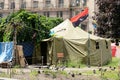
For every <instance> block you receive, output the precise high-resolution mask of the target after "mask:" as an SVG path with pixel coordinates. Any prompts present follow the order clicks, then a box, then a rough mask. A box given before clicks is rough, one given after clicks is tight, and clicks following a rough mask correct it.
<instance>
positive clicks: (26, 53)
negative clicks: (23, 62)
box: [18, 42, 34, 57]
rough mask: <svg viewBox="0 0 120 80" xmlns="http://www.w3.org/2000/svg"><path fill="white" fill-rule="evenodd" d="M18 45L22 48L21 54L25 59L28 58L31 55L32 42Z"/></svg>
mask: <svg viewBox="0 0 120 80" xmlns="http://www.w3.org/2000/svg"><path fill="white" fill-rule="evenodd" d="M18 45H22V46H23V53H24V56H25V57H30V56H32V54H33V49H34V44H33V43H32V42H22V43H18Z"/></svg>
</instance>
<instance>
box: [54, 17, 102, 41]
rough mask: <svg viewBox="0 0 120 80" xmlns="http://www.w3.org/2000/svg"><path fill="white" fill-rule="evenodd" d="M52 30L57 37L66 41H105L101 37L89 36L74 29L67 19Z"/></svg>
mask: <svg viewBox="0 0 120 80" xmlns="http://www.w3.org/2000/svg"><path fill="white" fill-rule="evenodd" d="M55 29H57V31H56V30H55ZM52 30H55V31H54V32H55V37H62V38H65V39H88V38H90V39H93V40H98V39H103V38H101V37H98V36H95V35H92V34H89V33H88V32H85V31H84V30H82V29H81V28H79V27H74V26H73V24H72V22H71V21H70V20H69V19H66V20H65V21H63V22H62V23H60V24H59V25H57V26H56V27H55V28H53V29H52Z"/></svg>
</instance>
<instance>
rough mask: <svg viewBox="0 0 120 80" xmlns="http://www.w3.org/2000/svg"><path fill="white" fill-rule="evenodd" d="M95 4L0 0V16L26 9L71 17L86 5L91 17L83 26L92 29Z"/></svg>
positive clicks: (65, 0)
mask: <svg viewBox="0 0 120 80" xmlns="http://www.w3.org/2000/svg"><path fill="white" fill-rule="evenodd" d="M94 5H95V3H94V0H0V17H4V16H6V15H8V14H10V13H11V12H13V11H18V10H20V9H25V10H28V11H30V12H33V13H39V14H41V15H45V16H47V17H61V18H63V19H69V18H71V17H72V16H74V15H76V14H77V13H79V12H81V11H82V10H83V9H84V7H88V8H89V18H88V19H87V20H85V21H84V22H83V23H82V28H83V29H84V30H86V31H87V30H90V31H92V30H93V29H92V27H91V26H92V24H91V21H92V20H91V17H92V16H93V15H94V13H93V12H94V9H95V8H94V7H95V6H94ZM88 26H89V28H87V27H88Z"/></svg>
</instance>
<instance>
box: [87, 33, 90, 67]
mask: <svg viewBox="0 0 120 80" xmlns="http://www.w3.org/2000/svg"><path fill="white" fill-rule="evenodd" d="M87 65H88V67H89V68H90V34H89V32H88V56H87Z"/></svg>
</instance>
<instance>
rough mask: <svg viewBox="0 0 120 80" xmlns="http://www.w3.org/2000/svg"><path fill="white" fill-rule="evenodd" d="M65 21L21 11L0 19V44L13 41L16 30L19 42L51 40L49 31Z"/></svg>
mask: <svg viewBox="0 0 120 80" xmlns="http://www.w3.org/2000/svg"><path fill="white" fill-rule="evenodd" d="M62 21H63V20H62V19H60V18H50V17H45V16H42V15H39V14H35V13H31V12H27V11H25V10H20V11H18V12H15V13H11V14H10V15H8V16H7V17H6V18H0V36H1V37H0V42H3V41H4V42H6V41H13V36H14V28H15V27H16V29H17V42H28V41H35V42H40V41H41V40H42V39H45V38H49V37H50V36H49V31H50V29H51V28H53V27H55V26H56V25H58V24H59V23H61V22H62Z"/></svg>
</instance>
